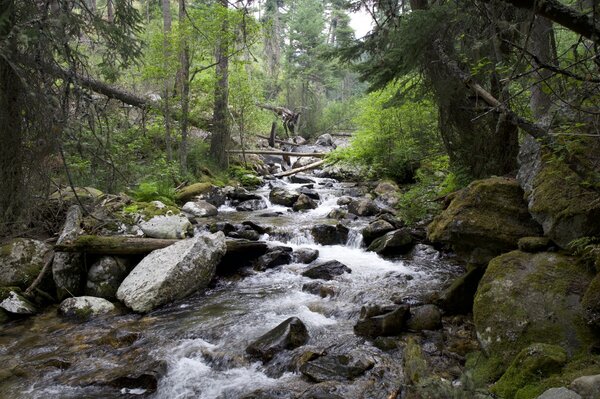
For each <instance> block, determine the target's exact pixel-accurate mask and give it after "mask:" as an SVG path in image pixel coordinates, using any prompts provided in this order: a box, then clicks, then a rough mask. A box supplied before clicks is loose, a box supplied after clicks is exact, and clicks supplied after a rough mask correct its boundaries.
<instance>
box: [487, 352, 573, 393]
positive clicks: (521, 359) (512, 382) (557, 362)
mask: <svg viewBox="0 0 600 399" xmlns="http://www.w3.org/2000/svg"><path fill="white" fill-rule="evenodd" d="M565 363H567V352H566V351H565V350H564V349H563V348H562V347H560V346H557V345H548V344H541V343H535V344H532V345H530V346H528V347H526V348H525V349H523V350H522V351H521V352H519V354H518V355H517V357H516V358H515V359H514V360H513V362H512V363H511V364H510V366H509V367H508V369H507V370H506V372H505V373H504V374H503V375H502V377H501V378H500V379H499V380H498V381H497V382H496V383H495V384H494V386H493V387H492V389H491V391H492V392H493V393H495V394H497V395H498V396H500V397H501V398H506V399H512V398H514V397H515V395H518V396H521V395H519V391H520V390H521V389H522V390H524V391H525V390H526V389H527V388H526V386H527V385H530V384H531V385H535V381H536V380H538V381H539V380H541V379H544V378H547V377H549V376H550V375H551V374H556V373H559V372H560V371H561V369H562V367H563V366H564V365H565Z"/></svg>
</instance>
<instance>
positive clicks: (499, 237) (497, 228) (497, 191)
mask: <svg viewBox="0 0 600 399" xmlns="http://www.w3.org/2000/svg"><path fill="white" fill-rule="evenodd" d="M540 233H541V228H540V226H539V225H538V224H537V223H536V222H535V221H533V219H531V216H530V215H529V212H528V210H527V204H526V203H525V202H524V201H523V190H522V189H521V187H519V184H518V183H517V181H516V180H514V179H507V178H503V177H492V178H489V179H484V180H477V181H474V182H472V183H471V184H469V186H468V187H466V188H464V189H463V190H460V191H458V192H456V193H454V194H452V201H451V203H450V205H449V206H448V208H447V209H446V210H444V211H443V212H442V213H441V214H439V215H438V216H437V217H436V218H435V219H434V220H433V222H432V223H431V224H430V225H429V227H428V237H429V239H430V240H431V241H432V242H437V243H442V244H446V245H449V246H451V247H452V249H453V250H454V251H455V252H456V253H457V254H458V255H459V256H461V257H462V258H464V259H465V260H466V261H467V262H469V263H476V264H486V263H487V262H489V260H490V259H492V258H493V257H494V256H498V255H500V254H502V253H504V252H508V251H510V250H513V249H516V248H517V242H518V240H519V239H520V238H521V237H528V236H538V235H540Z"/></svg>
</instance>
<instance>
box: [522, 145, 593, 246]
mask: <svg viewBox="0 0 600 399" xmlns="http://www.w3.org/2000/svg"><path fill="white" fill-rule="evenodd" d="M581 147H582V148H583V146H581ZM594 148H595V147H594V146H589V150H588V151H593V149H594ZM594 156H595V155H592V154H585V153H583V150H582V156H581V160H578V162H577V165H578V166H579V167H580V168H579V169H578V170H577V171H575V170H573V169H572V168H571V167H570V166H569V165H568V163H567V161H564V160H559V159H558V158H557V156H556V155H553V154H552V152H551V151H550V150H548V149H545V148H542V147H541V146H540V144H539V143H537V142H536V141H535V140H533V139H532V138H530V137H526V138H525V141H524V143H523V145H522V146H521V149H520V152H519V165H520V168H519V173H518V175H517V179H518V180H519V182H520V184H521V186H522V187H523V189H524V190H525V196H526V198H527V205H528V208H529V212H530V213H531V215H532V217H533V219H534V220H536V221H537V222H538V223H540V224H541V225H542V227H543V229H544V235H545V236H547V237H549V238H550V239H551V240H552V241H554V242H555V243H556V244H558V245H559V246H560V247H561V248H567V246H568V244H569V243H570V242H571V241H573V240H574V239H577V238H580V237H585V236H596V235H598V234H600V194H598V191H597V190H595V189H594V188H590V187H589V186H590V185H589V181H594V180H593V179H597V177H596V175H595V173H597V165H595V161H593V162H592V163H591V165H587V167H588V169H590V170H589V171H586V170H585V169H586V163H588V162H585V161H584V159H585V158H586V157H588V158H592V157H594ZM594 159H595V158H594Z"/></svg>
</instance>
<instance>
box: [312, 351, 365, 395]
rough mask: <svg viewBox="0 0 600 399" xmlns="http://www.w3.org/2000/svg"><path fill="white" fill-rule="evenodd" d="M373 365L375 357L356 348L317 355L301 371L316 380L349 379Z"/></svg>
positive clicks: (359, 374)
mask: <svg viewBox="0 0 600 399" xmlns="http://www.w3.org/2000/svg"><path fill="white" fill-rule="evenodd" d="M373 366H375V359H373V357H372V356H370V355H368V354H366V353H361V352H360V351H358V350H356V351H353V352H349V353H344V354H327V355H325V356H320V357H317V358H316V359H314V360H311V361H308V362H306V363H304V364H303V365H302V366H300V372H301V373H302V374H303V375H305V376H306V377H308V378H309V379H311V380H312V381H316V382H325V381H347V380H353V379H355V378H357V377H359V376H361V375H362V374H364V373H365V372H366V371H367V370H370V369H371V368H373ZM327 397H329V396H327Z"/></svg>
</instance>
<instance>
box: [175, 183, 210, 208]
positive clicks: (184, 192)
mask: <svg viewBox="0 0 600 399" xmlns="http://www.w3.org/2000/svg"><path fill="white" fill-rule="evenodd" d="M213 187H214V186H213V185H212V184H210V183H194V184H191V185H189V186H186V187H183V188H182V189H180V190H179V191H178V192H177V194H176V195H175V199H177V201H179V202H181V203H184V202H187V201H189V200H191V199H192V198H194V197H196V196H199V195H203V194H207V193H209V192H210V191H211V190H212V189H213Z"/></svg>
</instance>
